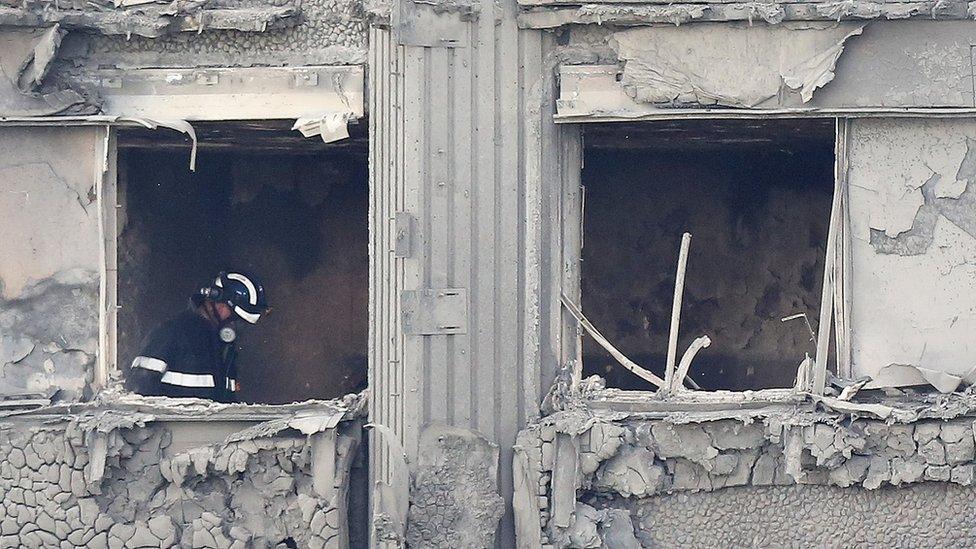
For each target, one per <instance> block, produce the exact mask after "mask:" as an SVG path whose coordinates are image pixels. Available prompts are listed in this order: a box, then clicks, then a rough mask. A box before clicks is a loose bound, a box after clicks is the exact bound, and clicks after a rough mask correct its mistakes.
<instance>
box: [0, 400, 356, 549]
mask: <svg viewBox="0 0 976 549" xmlns="http://www.w3.org/2000/svg"><path fill="white" fill-rule="evenodd" d="M287 417H288V416H287V415H286V416H285V419H283V420H278V423H279V424H280V425H277V428H275V427H276V426H275V425H274V421H272V422H271V423H264V424H262V423H255V422H250V423H248V422H236V423H235V422H230V423H228V422H215V423H209V422H208V423H204V424H200V423H198V422H197V423H191V424H189V425H188V424H186V423H181V422H179V421H176V422H153V416H152V415H149V414H143V413H137V412H132V411H128V410H125V411H124V410H113V409H111V408H110V407H109V408H99V409H95V408H92V409H89V410H88V411H85V412H81V413H76V414H74V415H65V416H64V417H61V418H52V417H50V416H48V417H46V418H44V419H47V420H48V421H47V422H46V423H44V424H41V423H39V421H38V419H36V418H26V419H25V418H21V419H20V420H18V421H14V422H7V423H4V425H3V426H2V427H0V457H2V459H0V547H10V548H14V547H31V548H39V547H59V546H62V547H63V546H73V547H211V548H229V547H234V548H243V547H266V546H275V545H277V544H278V543H282V542H285V541H286V540H289V541H291V542H292V543H297V544H298V546H299V547H348V546H349V545H348V543H349V536H350V530H349V526H348V523H347V516H346V515H347V510H348V507H347V494H348V491H349V487H350V483H351V480H350V478H351V477H350V473H351V467H352V465H353V463H354V459H355V452H356V451H357V446H358V436H359V435H358V427H355V426H353V425H354V424H350V423H341V424H339V426H338V427H337V428H336V429H334V430H328V431H324V432H322V433H319V434H317V435H313V436H311V437H308V436H305V435H303V434H301V433H299V432H297V431H294V430H291V429H289V428H288V421H287ZM198 419H199V418H198ZM201 426H205V427H204V428H203V429H201V428H200V427H201ZM225 437H227V438H226V439H225ZM323 437H325V438H326V439H330V440H331V443H329V441H328V440H326V444H325V445H323V444H322V443H321V441H322V440H324V439H323ZM326 450H331V452H332V453H331V454H329V453H328V452H327V451H326ZM330 460H331V461H330ZM329 467H331V469H328V468H329ZM323 468H326V469H327V470H326V471H325V473H326V474H327V476H323V470H322V469H323ZM353 536H354V538H355V534H353Z"/></svg>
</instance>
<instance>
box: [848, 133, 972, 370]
mask: <svg viewBox="0 0 976 549" xmlns="http://www.w3.org/2000/svg"><path fill="white" fill-rule="evenodd" d="M850 139H851V142H850V153H849V164H850V166H849V170H848V181H849V196H850V219H851V233H852V234H851V247H852V252H851V259H852V266H851V273H852V281H851V286H852V291H851V296H852V297H851V299H852V306H851V316H852V319H851V337H852V361H853V366H854V372H855V374H856V375H869V376H872V377H874V378H876V381H875V383H883V384H885V385H894V386H899V385H911V384H915V383H917V382H918V379H919V376H918V375H917V374H916V375H907V373H906V372H909V371H911V368H909V369H904V368H903V369H900V370H892V369H890V368H889V369H888V370H885V368H887V367H888V366H889V365H905V366H912V367H916V368H922V369H924V370H931V371H932V372H934V373H933V374H931V375H938V374H939V373H945V374H950V375H952V376H955V377H956V378H965V377H967V375H969V373H970V370H972V369H973V363H972V353H973V351H974V345H973V343H972V337H971V333H972V331H973V330H974V329H976V317H974V316H973V313H972V311H973V310H974V306H976V302H974V301H973V298H972V296H974V295H976V293H974V292H976V124H974V123H973V122H971V121H969V120H912V119H905V120H871V121H869V120H858V121H856V122H854V123H852V130H851V133H850ZM963 185H964V186H963ZM960 187H963V188H962V191H961V192H959V190H958V189H959V188H960ZM957 193H958V194H957ZM939 194H942V195H946V196H942V197H940V196H939ZM956 194H957V197H956V198H951V196H952V195H956ZM919 195H920V196H921V201H919ZM883 370H884V371H886V372H887V374H885V375H882V373H883V372H882V371H883ZM896 372H902V374H899V375H894V373H896Z"/></svg>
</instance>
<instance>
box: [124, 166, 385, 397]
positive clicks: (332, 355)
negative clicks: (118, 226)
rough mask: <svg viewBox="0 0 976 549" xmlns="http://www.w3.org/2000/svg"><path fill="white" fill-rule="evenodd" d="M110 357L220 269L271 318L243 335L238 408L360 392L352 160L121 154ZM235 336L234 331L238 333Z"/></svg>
mask: <svg viewBox="0 0 976 549" xmlns="http://www.w3.org/2000/svg"><path fill="white" fill-rule="evenodd" d="M119 163H120V168H121V169H120V180H121V181H120V183H121V188H122V192H123V193H124V196H123V197H122V200H121V202H122V203H123V206H124V209H123V214H122V215H124V220H122V223H123V224H124V225H123V226H124V228H123V229H122V230H121V234H120V237H119V300H120V304H121V307H122V308H121V309H120V311H119V355H120V365H121V366H122V368H123V370H124V369H125V367H127V366H128V364H129V363H130V362H131V360H132V358H133V357H134V356H135V355H136V354H137V353H138V352H139V350H140V347H141V345H142V344H143V342H144V340H145V337H146V335H147V334H148V331H149V330H151V329H152V327H153V326H154V325H155V324H156V323H158V322H159V321H161V320H163V319H164V318H167V317H169V316H171V315H174V314H176V313H177V312H179V311H180V310H181V308H183V307H186V306H187V305H186V304H187V297H188V295H189V293H190V292H192V291H194V290H195V289H196V288H197V287H199V285H200V284H201V283H202V282H204V281H205V280H206V279H207V278H208V277H210V276H213V274H214V273H216V272H219V271H220V270H221V269H224V268H233V269H242V270H246V271H248V272H251V273H254V274H257V275H258V276H260V277H261V279H262V281H263V282H264V285H265V288H266V290H267V295H268V299H269V301H270V304H271V305H272V307H273V310H272V311H271V313H270V314H268V315H267V316H266V317H264V318H263V319H262V320H261V321H260V323H259V324H258V325H256V326H244V327H242V328H240V329H239V333H240V336H239V337H238V343H239V346H240V352H239V353H238V367H239V377H240V381H241V384H242V390H241V393H240V396H241V398H242V400H244V401H246V402H266V403H285V402H292V401H295V400H304V399H309V398H331V397H335V396H338V395H342V394H345V393H349V392H353V391H358V390H360V389H362V388H363V387H364V386H365V379H366V358H365V355H366V338H367V296H368V289H367V276H368V258H367V171H366V158H365V155H364V154H362V153H360V152H337V153H317V154H315V155H283V154H280V153H279V154H272V153H260V152H229V151H222V152H218V151H216V150H206V149H204V150H201V151H200V152H199V155H198V158H197V166H196V172H190V171H188V170H187V164H186V151H185V150H180V151H178V152H167V151H153V150H148V149H142V148H132V149H125V148H123V149H122V150H121V151H120V154H119ZM239 324H242V323H239Z"/></svg>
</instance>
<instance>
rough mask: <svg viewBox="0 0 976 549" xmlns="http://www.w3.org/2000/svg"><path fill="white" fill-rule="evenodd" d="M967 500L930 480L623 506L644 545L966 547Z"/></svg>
mask: <svg viewBox="0 0 976 549" xmlns="http://www.w3.org/2000/svg"><path fill="white" fill-rule="evenodd" d="M974 495H976V491H974V490H973V489H972V488H971V487H964V486H957V485H954V484H946V483H938V482H924V483H921V484H913V485H911V486H901V487H898V488H885V489H880V490H865V489H863V488H837V487H833V486H765V487H740V488H729V489H727V490H722V491H720V492H710V493H697V494H673V495H665V496H659V497H656V498H649V499H645V500H639V501H638V502H635V503H634V505H624V506H623V509H629V510H630V511H631V515H630V518H631V520H632V521H633V522H634V523H635V526H636V538H637V539H638V540H639V542H640V545H642V546H644V547H660V548H665V547H676V548H677V547H687V548H697V547H702V548H704V547H922V546H933V545H937V546H940V547H967V546H969V545H970V544H971V543H972V539H973V536H976V528H974V525H973V521H972V517H973V514H974V513H976V504H974V500H973V496H974ZM621 512H622V511H621Z"/></svg>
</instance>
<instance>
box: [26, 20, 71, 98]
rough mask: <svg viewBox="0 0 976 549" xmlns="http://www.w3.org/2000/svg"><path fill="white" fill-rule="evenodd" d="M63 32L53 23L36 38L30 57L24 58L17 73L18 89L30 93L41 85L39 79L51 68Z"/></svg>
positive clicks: (42, 78)
mask: <svg viewBox="0 0 976 549" xmlns="http://www.w3.org/2000/svg"><path fill="white" fill-rule="evenodd" d="M65 34H66V32H65V31H64V30H62V29H61V26H60V25H58V24H56V23H55V24H54V26H52V27H51V28H49V29H47V30H46V31H44V34H42V35H41V37H40V38H38V40H37V42H36V43H35V44H34V49H33V50H32V51H31V54H30V57H28V58H27V59H26V60H24V65H23V66H22V67H21V69H20V71H19V72H18V74H17V86H18V87H19V88H20V91H22V92H24V93H30V92H33V91H35V90H37V88H39V87H40V86H41V81H42V80H44V77H45V76H46V75H47V73H48V71H49V70H50V69H51V62H52V61H54V56H55V55H57V53H58V48H59V47H60V46H61V39H62V38H64V35H65Z"/></svg>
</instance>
